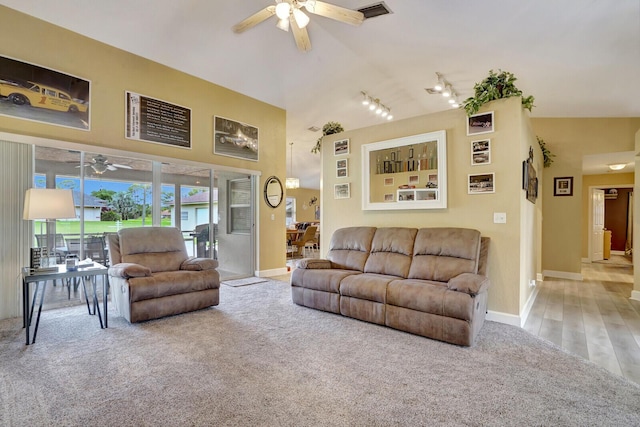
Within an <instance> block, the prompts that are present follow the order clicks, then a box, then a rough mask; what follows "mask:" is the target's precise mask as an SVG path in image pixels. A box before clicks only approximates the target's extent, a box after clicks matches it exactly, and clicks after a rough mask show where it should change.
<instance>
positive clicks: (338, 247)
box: [327, 227, 376, 271]
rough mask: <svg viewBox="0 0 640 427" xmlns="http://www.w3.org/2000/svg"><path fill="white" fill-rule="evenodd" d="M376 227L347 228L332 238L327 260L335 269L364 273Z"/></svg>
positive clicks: (339, 230)
mask: <svg viewBox="0 0 640 427" xmlns="http://www.w3.org/2000/svg"><path fill="white" fill-rule="evenodd" d="M375 231H376V228H375V227H346V228H341V229H338V230H336V231H335V232H334V233H333V235H332V236H331V242H330V244H329V251H328V252H327V259H328V260H329V261H331V263H332V266H333V268H337V269H344V270H358V271H363V270H364V265H365V263H366V261H367V258H368V257H369V251H370V250H371V241H372V240H373V235H374V233H375Z"/></svg>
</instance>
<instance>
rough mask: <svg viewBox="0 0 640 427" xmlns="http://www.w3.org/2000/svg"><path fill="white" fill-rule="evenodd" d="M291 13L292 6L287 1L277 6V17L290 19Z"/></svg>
mask: <svg viewBox="0 0 640 427" xmlns="http://www.w3.org/2000/svg"><path fill="white" fill-rule="evenodd" d="M290 12H291V5H290V4H289V3H287V2H286V1H283V2H280V3H278V4H277V5H276V16H277V17H278V18H280V19H288V18H289V13H290ZM272 13H273V12H272Z"/></svg>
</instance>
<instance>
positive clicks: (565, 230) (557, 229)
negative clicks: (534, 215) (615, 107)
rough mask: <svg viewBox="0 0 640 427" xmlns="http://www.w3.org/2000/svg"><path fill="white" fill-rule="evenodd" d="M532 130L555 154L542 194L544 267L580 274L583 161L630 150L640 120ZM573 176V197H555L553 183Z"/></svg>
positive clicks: (557, 123) (544, 124) (543, 122)
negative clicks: (583, 159)
mask: <svg viewBox="0 0 640 427" xmlns="http://www.w3.org/2000/svg"><path fill="white" fill-rule="evenodd" d="M531 124H532V127H533V131H534V132H535V133H536V135H538V136H539V137H541V138H542V139H544V140H545V142H546V145H547V147H548V148H549V149H550V150H551V152H552V153H553V154H555V155H556V157H555V158H554V162H553V163H552V165H551V167H549V168H546V169H545V177H546V180H545V183H544V186H543V191H542V202H543V203H542V206H543V211H542V214H543V218H544V221H543V223H542V236H543V241H542V268H543V270H546V271H553V272H566V273H571V274H577V275H579V274H580V270H581V261H582V256H581V255H582V230H583V224H582V223H583V221H582V206H583V205H582V188H583V183H582V158H583V156H584V155H587V154H599V153H611V152H618V151H633V150H634V138H635V133H636V132H637V131H638V129H640V118H569V119H531ZM564 176H572V177H573V178H574V182H573V194H574V195H573V196H572V197H566V196H563V197H554V196H553V178H554V177H564Z"/></svg>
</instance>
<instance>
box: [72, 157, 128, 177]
mask: <svg viewBox="0 0 640 427" xmlns="http://www.w3.org/2000/svg"><path fill="white" fill-rule="evenodd" d="M85 166H91V169H93V171H94V172H95V173H97V174H98V175H102V174H103V173H105V172H106V171H115V170H118V169H132V168H131V166H127V165H118V164H115V163H111V162H110V161H109V160H108V159H107V158H106V157H105V156H103V155H102V154H98V155H97V156H95V157H94V158H93V159H91V161H90V162H85ZM77 167H80V165H78V166H77Z"/></svg>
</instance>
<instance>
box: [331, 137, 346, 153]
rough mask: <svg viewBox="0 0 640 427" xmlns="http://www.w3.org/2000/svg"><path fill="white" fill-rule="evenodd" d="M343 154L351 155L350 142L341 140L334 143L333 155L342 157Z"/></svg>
mask: <svg viewBox="0 0 640 427" xmlns="http://www.w3.org/2000/svg"><path fill="white" fill-rule="evenodd" d="M343 154H349V140H348V139H341V140H339V141H334V143H333V155H334V156H341V155H343Z"/></svg>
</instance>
